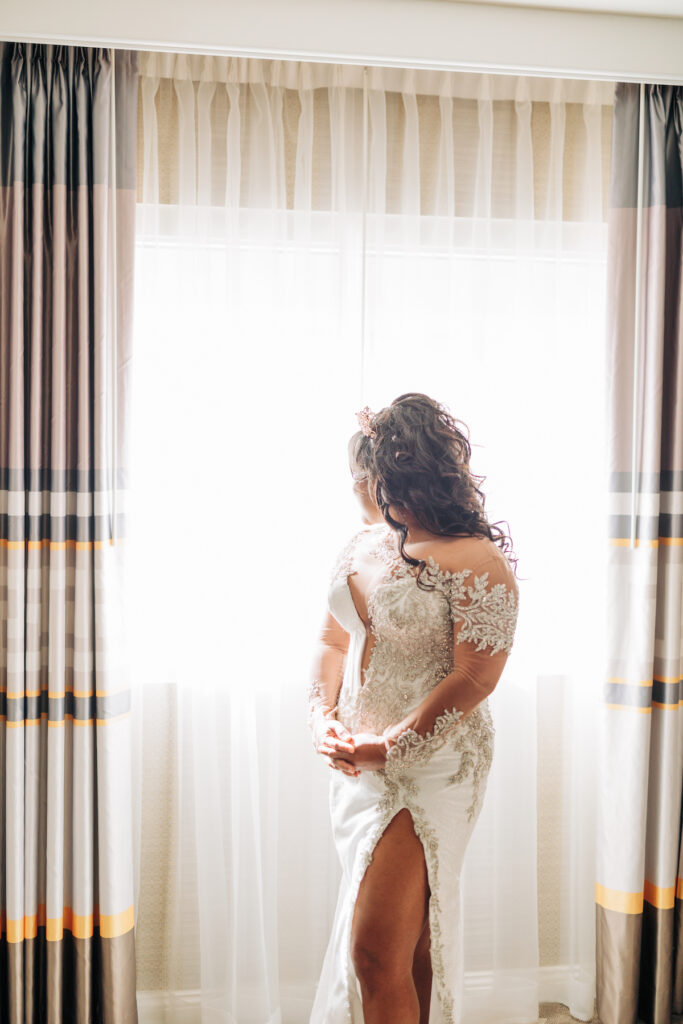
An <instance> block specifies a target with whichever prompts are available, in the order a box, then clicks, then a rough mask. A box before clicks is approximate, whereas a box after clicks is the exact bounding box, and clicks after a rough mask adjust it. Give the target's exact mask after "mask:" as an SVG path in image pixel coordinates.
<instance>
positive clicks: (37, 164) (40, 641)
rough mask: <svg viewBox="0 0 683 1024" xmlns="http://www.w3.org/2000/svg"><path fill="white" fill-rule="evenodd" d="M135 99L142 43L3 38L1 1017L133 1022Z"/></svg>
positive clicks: (16, 1021)
mask: <svg viewBox="0 0 683 1024" xmlns="http://www.w3.org/2000/svg"><path fill="white" fill-rule="evenodd" d="M114 85H115V90H114V94H113V93H112V90H113V89H114ZM113 95H114V96H115V103H116V105H115V119H114V123H115V133H116V134H115V142H116V146H115V154H112V150H111V145H112V132H111V128H112V96H113ZM136 112H137V63H136V57H135V55H134V54H132V53H126V52H117V53H116V57H115V66H114V64H113V63H112V51H109V50H107V49H87V48H84V47H67V46H52V45H48V46H44V45H33V44H29V43H2V44H0V501H1V503H2V505H1V509H0V601H1V602H2V610H3V616H2V663H1V665H0V837H1V842H0V911H1V915H2V933H1V936H0V1021H2V1024H27V1022H36V1024H38V1022H41V1024H42V1022H45V1021H47V1022H49V1024H59V1022H61V1021H63V1020H68V1021H77V1022H83V1024H86V1022H87V1024H89V1022H91V1021H97V1022H104V1024H107V1022H111V1024H114V1022H116V1024H123V1022H131V1024H132V1022H135V1021H137V1010H136V998H135V941H134V924H135V921H134V905H133V899H134V890H133V862H132V830H131V813H130V801H131V775H130V772H131V751H130V732H129V730H130V684H129V681H128V680H127V678H126V675H125V664H124V660H123V657H124V654H123V652H124V650H125V647H124V643H123V616H122V614H121V612H122V609H121V607H120V600H121V595H122V592H123V587H122V569H123V562H122V558H121V550H122V544H121V541H122V540H123V538H124V535H125V521H126V520H125V509H124V506H123V500H124V496H125V487H126V466H127V461H128V435H127V420H126V415H125V413H126V407H127V403H128V402H129V400H130V383H131V380H130V356H131V351H130V340H131V328H132V287H133V254H134V249H133V238H134V229H133V225H134V214H135V174H136V166H137V160H136V132H137V129H136ZM114 155H115V156H116V160H115V161H114V160H113V156H114ZM114 186H115V192H114ZM114 211H115V212H116V223H115V225H114V220H113V214H114ZM114 240H116V245H114ZM114 253H116V256H117V262H116V267H117V274H116V275H115V274H114ZM116 277H117V278H118V294H117V295H116V297H115V292H114V281H115V278H116ZM115 298H116V301H117V305H116V308H114V301H115ZM115 328H116V336H115V333H114V332H115ZM115 342H116V343H115ZM114 358H115V360H116V362H115V363H114ZM115 402H118V405H117V407H116V410H115V407H114V403H115ZM115 411H116V413H117V415H116V416H115V415H114V413H115ZM114 429H116V435H114V434H113V430H114ZM114 472H115V473H116V478H115V479H113V474H114ZM114 510H115V513H116V523H115V524H114V522H113V515H114ZM114 525H115V526H116V529H114ZM114 540H115V541H116V543H114Z"/></svg>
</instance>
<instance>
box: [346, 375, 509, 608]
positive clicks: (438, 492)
mask: <svg viewBox="0 0 683 1024" xmlns="http://www.w3.org/2000/svg"><path fill="white" fill-rule="evenodd" d="M458 424H460V425H461V426H462V427H463V428H464V430H465V431H466V433H464V432H463V431H462V430H460V429H459V427H458ZM372 429H373V430H374V436H373V437H369V436H367V435H366V434H364V433H363V431H362V430H358V431H357V432H356V433H355V434H353V435H352V437H351V438H350V440H349V464H350V466H351V471H352V474H353V477H354V480H355V481H357V482H360V481H362V480H365V479H367V480H368V481H369V487H372V486H373V484H374V494H372V493H371V492H370V493H371V496H372V497H374V500H375V502H376V504H377V506H378V508H379V510H380V511H381V513H382V515H383V516H384V519H385V520H386V522H387V523H388V524H389V525H390V526H392V527H393V528H394V529H395V530H397V531H398V533H399V535H400V544H399V550H400V552H401V556H402V558H403V559H404V560H405V561H406V562H408V564H409V565H419V566H420V570H419V572H418V575H417V582H418V586H420V585H422V589H423V590H431V589H433V587H428V586H425V584H424V581H420V577H421V575H422V572H423V570H424V569H425V567H426V565H427V563H426V561H425V560H424V559H419V558H412V557H411V556H410V555H409V554H407V552H406V551H405V547H404V545H405V541H406V537H407V535H408V527H407V526H406V524H405V523H400V522H398V521H397V520H396V519H394V518H393V517H392V516H391V515H390V514H389V506H390V505H393V506H394V508H395V509H405V510H406V511H408V512H410V513H412V515H413V516H414V517H415V519H416V520H417V522H418V523H419V524H420V526H422V527H423V528H424V529H425V530H429V531H430V533H435V534H442V535H443V536H445V537H462V536H482V537H488V538H489V539H490V540H492V541H494V543H496V544H498V545H499V546H500V547H501V550H502V551H503V552H504V553H505V554H506V556H507V557H508V560H509V561H510V562H511V563H512V564H513V565H514V566H515V575H516V563H517V561H518V559H517V558H516V557H515V556H514V555H512V554H511V552H512V541H511V539H510V537H509V536H508V534H506V533H505V532H504V531H503V530H502V529H501V528H500V526H499V525H498V524H497V523H493V524H490V523H489V522H488V520H487V518H486V514H485V512H484V504H485V502H486V498H485V496H484V494H483V493H482V491H480V490H479V488H478V487H477V483H481V482H482V481H483V480H485V479H486V477H484V476H475V474H473V473H472V471H471V470H470V466H469V464H470V457H471V454H472V449H471V446H470V442H469V429H468V428H467V425H466V424H465V423H463V421H462V420H458V419H456V418H455V417H454V416H452V415H451V414H450V413H449V411H448V409H447V408H446V407H445V406H444V405H442V404H441V403H439V402H436V401H435V400H434V399H432V398H429V396H428V395H423V394H420V393H419V392H417V391H409V392H406V394H404V395H399V396H398V398H395V399H394V400H393V402H392V403H391V405H388V406H386V407H385V408H383V409H381V410H380V411H379V412H378V413H376V414H375V415H374V419H373V420H372ZM502 522H505V523H506V521H505V520H502ZM506 525H508V524H507V523H506Z"/></svg>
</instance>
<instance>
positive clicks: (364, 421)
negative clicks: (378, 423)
mask: <svg viewBox="0 0 683 1024" xmlns="http://www.w3.org/2000/svg"><path fill="white" fill-rule="evenodd" d="M356 416H357V417H358V422H359V423H360V429H361V430H362V431H363V433H364V434H365V436H366V437H376V435H377V431H376V430H375V427H374V423H375V413H374V412H373V411H372V409H371V408H370V406H369V405H366V406H364V407H363V408H362V409H361V411H360V412H357V413H356Z"/></svg>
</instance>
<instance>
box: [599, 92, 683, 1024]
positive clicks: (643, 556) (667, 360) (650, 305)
mask: <svg viewBox="0 0 683 1024" xmlns="http://www.w3.org/2000/svg"><path fill="white" fill-rule="evenodd" d="M642 96H643V105H642V118H641V110H640V87H639V86H638V85H632V84H620V85H619V86H618V87H617V89H616V93H615V106H614V127H613V149H612V154H613V157H612V180H611V190H610V214H609V257H608V303H609V309H608V325H609V326H608V339H607V358H608V360H609V366H610V367H611V370H612V372H611V376H610V378H609V390H608V394H607V401H608V415H609V422H610V430H609V431H608V439H609V471H610V479H609V488H610V491H609V510H610V515H609V519H608V528H609V537H610V555H609V564H608V602H607V614H606V628H607V637H608V664H607V682H606V691H605V695H604V707H603V721H602V740H603V742H602V754H603V762H602V765H601V790H600V800H599V827H598V838H599V844H598V860H597V880H596V915H597V997H598V1014H599V1017H600V1020H601V1021H602V1022H603V1024H631V1022H635V1021H636V1019H640V1020H642V1021H644V1022H646V1024H670V1022H671V1020H672V1014H674V1013H679V1014H680V1013H681V1012H683V948H682V944H683V943H682V938H683V937H682V935H681V907H682V900H683V839H682V834H681V819H682V806H681V782H682V779H683V700H682V697H683V691H682V686H681V673H682V671H683V322H682V319H681V296H682V294H683V289H682V287H681V286H682V284H683V280H682V275H683V263H682V258H681V245H682V242H683V231H682V217H681V195H682V178H683V165H682V155H683V130H682V123H683V90H681V88H680V87H673V86H662V85H648V86H644V87H643V92H642ZM641 120H642V133H641V134H640V137H641V139H642V145H641V146H640V147H639V125H640V124H641ZM639 165H640V167H641V173H640V174H639Z"/></svg>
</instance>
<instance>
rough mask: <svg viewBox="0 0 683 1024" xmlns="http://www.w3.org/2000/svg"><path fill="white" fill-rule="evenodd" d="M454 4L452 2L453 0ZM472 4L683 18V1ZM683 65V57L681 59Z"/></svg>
mask: <svg viewBox="0 0 683 1024" xmlns="http://www.w3.org/2000/svg"><path fill="white" fill-rule="evenodd" d="M451 2H452V0H451ZM469 2H470V3H478V4H482V5H485V4H489V3H495V4H497V5H505V6H507V7H545V8H548V9H555V10H562V11H601V12H602V13H604V14H640V15H648V16H649V17H662V18H666V17H668V18H683V0H469ZM681 63H682V64H683V57H682V58H681Z"/></svg>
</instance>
